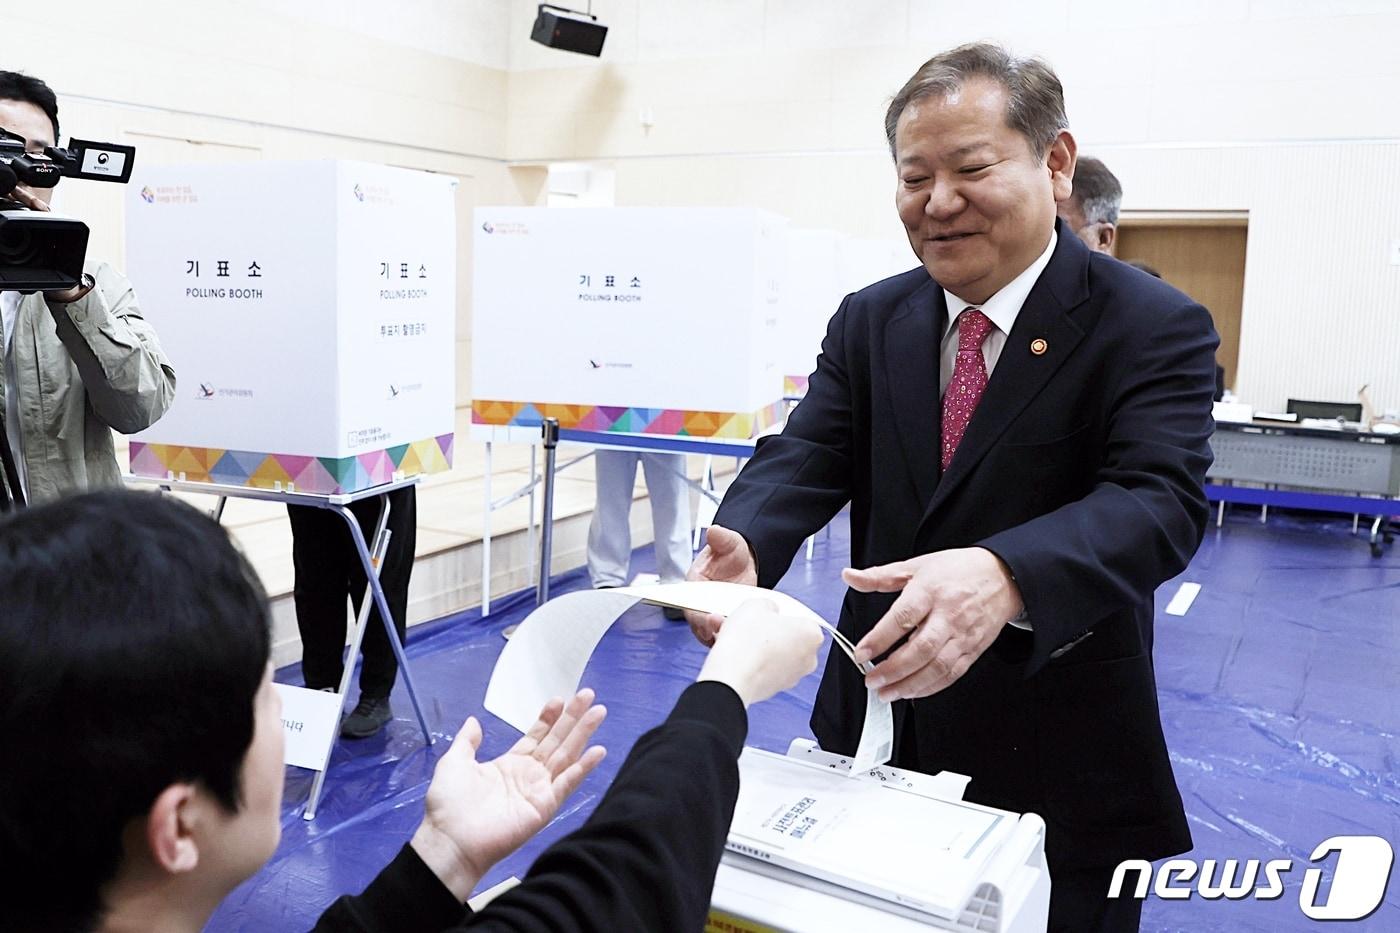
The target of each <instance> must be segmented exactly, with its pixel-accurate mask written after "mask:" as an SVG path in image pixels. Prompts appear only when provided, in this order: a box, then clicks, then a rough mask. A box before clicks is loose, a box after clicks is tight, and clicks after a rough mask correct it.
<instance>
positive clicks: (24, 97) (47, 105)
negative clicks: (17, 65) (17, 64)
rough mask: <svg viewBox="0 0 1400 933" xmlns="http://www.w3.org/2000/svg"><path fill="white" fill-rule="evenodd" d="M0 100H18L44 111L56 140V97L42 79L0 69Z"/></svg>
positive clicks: (56, 140)
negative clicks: (51, 125)
mask: <svg viewBox="0 0 1400 933" xmlns="http://www.w3.org/2000/svg"><path fill="white" fill-rule="evenodd" d="M0 100H18V101H23V102H24V103H26V104H33V105H34V106H35V107H38V108H39V109H40V110H42V111H44V114H45V116H47V117H48V118H49V122H50V123H52V124H53V138H54V142H58V97H57V95H55V94H54V92H53V89H52V88H50V87H49V86H48V85H47V84H45V83H44V82H43V81H40V80H39V79H38V78H34V77H31V76H29V75H27V74H23V73H21V72H18V71H0Z"/></svg>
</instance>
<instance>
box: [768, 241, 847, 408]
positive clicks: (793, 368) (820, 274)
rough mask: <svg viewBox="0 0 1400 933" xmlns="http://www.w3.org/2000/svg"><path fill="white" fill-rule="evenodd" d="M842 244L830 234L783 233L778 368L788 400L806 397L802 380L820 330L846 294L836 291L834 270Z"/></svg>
mask: <svg viewBox="0 0 1400 933" xmlns="http://www.w3.org/2000/svg"><path fill="white" fill-rule="evenodd" d="M843 239H844V237H842V236H841V235H840V234H837V233H833V232H831V231H830V230H789V231H788V236H787V247H788V248H787V256H788V260H787V282H786V284H785V285H784V287H783V304H782V308H783V312H782V316H781V318H780V320H779V324H778V333H779V338H778V365H779V368H780V369H781V370H782V373H783V394H784V395H786V396H788V397H789V398H794V397H797V396H800V395H803V394H804V393H806V391H807V377H808V376H810V375H811V374H812V370H813V369H815V368H816V362H817V354H818V353H820V352H821V348H822V338H823V337H825V336H826V325H827V324H828V322H830V320H831V316H832V315H833V314H835V313H836V309H837V308H838V307H839V306H840V304H841V299H842V298H844V297H845V296H846V295H847V294H849V293H850V292H851V291H852V289H850V288H842V286H841V279H840V273H839V270H838V265H837V264H838V257H839V256H840V252H841V242H842V240H843Z"/></svg>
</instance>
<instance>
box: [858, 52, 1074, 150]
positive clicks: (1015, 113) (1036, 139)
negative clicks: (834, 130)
mask: <svg viewBox="0 0 1400 933" xmlns="http://www.w3.org/2000/svg"><path fill="white" fill-rule="evenodd" d="M969 78H990V79H992V80H993V81H995V82H997V83H998V84H1000V85H1001V86H1002V87H1004V88H1006V97H1007V103H1006V123H1007V125H1008V126H1010V127H1011V128H1012V129H1013V130H1015V131H1016V132H1018V133H1020V134H1021V135H1022V136H1024V137H1025V138H1026V142H1027V144H1029V145H1030V147H1031V152H1033V153H1034V154H1035V155H1036V157H1040V156H1042V155H1044V154H1045V152H1046V150H1048V149H1049V148H1050V144H1051V143H1052V142H1054V141H1055V137H1056V136H1058V135H1059V133H1060V131H1061V130H1064V129H1068V128H1069V118H1068V117H1066V116H1065V92H1064V88H1062V87H1061V86H1060V79H1059V78H1058V77H1056V76H1055V72H1054V70H1053V69H1051V67H1050V66H1049V65H1048V64H1046V63H1045V62H1044V61H1042V60H1041V59H1039V58H1016V57H1014V56H1013V55H1012V54H1011V53H1010V52H1008V51H1007V50H1006V49H1004V48H1002V47H1001V46H999V45H992V44H991V43H989V42H974V43H972V44H970V45H960V46H958V47H957V48H955V49H951V50H950V51H947V52H942V53H940V54H938V55H935V56H934V57H933V58H930V59H929V60H928V61H926V62H924V63H923V65H921V66H920V67H919V70H918V71H916V72H914V76H913V77H911V78H910V79H909V80H908V81H906V82H904V87H902V88H900V89H899V93H898V94H896V95H895V96H894V99H893V100H891V101H890V106H889V109H888V110H886V111H885V136H886V137H887V138H888V139H889V142H890V155H891V156H894V155H895V151H894V131H895V127H896V126H897V125H898V124H899V116H900V114H902V113H904V108H905V107H908V106H909V105H910V104H912V103H913V102H915V101H917V100H923V99H924V98H927V97H947V96H948V95H950V94H954V93H956V92H957V91H959V90H961V89H962V86H963V83H964V82H965V81H967V80H968V79H969Z"/></svg>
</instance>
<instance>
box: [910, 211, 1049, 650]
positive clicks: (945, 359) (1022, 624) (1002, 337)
mask: <svg viewBox="0 0 1400 933" xmlns="http://www.w3.org/2000/svg"><path fill="white" fill-rule="evenodd" d="M1059 238H1060V237H1059V234H1057V233H1056V232H1055V231H1053V230H1051V231H1050V244H1049V245H1048V246H1046V247H1045V252H1043V253H1041V254H1040V257H1039V258H1038V259H1036V261H1035V262H1033V263H1031V264H1030V265H1029V266H1027V267H1026V271H1024V272H1022V273H1021V274H1020V275H1018V276H1016V278H1014V279H1012V280H1011V281H1010V282H1007V283H1006V285H1005V286H1004V287H1003V288H1002V289H1001V291H999V292H997V293H996V294H995V295H993V296H992V297H990V298H988V299H987V300H986V301H985V302H983V303H982V304H980V305H975V306H974V305H970V304H968V303H967V302H966V301H963V300H962V299H961V298H959V297H958V296H957V295H954V294H953V293H952V292H950V291H948V289H946V288H945V289H943V297H944V298H945V299H946V300H947V302H948V326H947V329H946V330H944V332H943V343H942V344H940V345H939V356H940V365H939V367H938V396H939V398H942V397H943V393H945V392H947V391H948V383H949V382H951V381H952V379H953V364H954V363H956V362H957V359H958V328H959V326H960V322H961V320H962V318H961V317H960V315H961V314H962V313H963V312H964V311H966V310H967V309H968V308H971V307H976V308H978V309H979V310H981V312H982V313H983V314H985V315H986V316H987V318H988V319H989V320H990V321H991V322H992V329H991V330H990V331H988V332H987V337H986V339H985V340H983V341H982V361H983V362H984V363H985V364H986V366H987V378H988V379H991V377H992V370H993V369H996V365H997V360H998V359H1000V358H1001V351H1002V348H1003V347H1005V346H1006V335H1007V334H1009V333H1011V325H1013V324H1015V323H1016V317H1017V315H1019V314H1020V313H1021V308H1022V306H1023V305H1025V303H1026V298H1027V297H1028V296H1029V295H1030V293H1031V289H1032V288H1034V287H1035V283H1036V280H1037V279H1039V278H1040V273H1042V272H1044V271H1045V267H1046V266H1048V265H1049V264H1050V256H1051V255H1052V254H1053V253H1054V252H1055V244H1056V243H1057V242H1059ZM1007 624H1008V625H1014V626H1015V627H1016V628H1019V629H1025V630H1026V631H1030V630H1031V623H1030V618H1029V617H1028V616H1027V615H1026V611H1025V610H1024V609H1023V610H1021V614H1020V615H1018V616H1017V617H1016V618H1014V619H1011V620H1010V621H1009V622H1008V623H1007Z"/></svg>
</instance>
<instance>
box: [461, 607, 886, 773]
mask: <svg viewBox="0 0 1400 933" xmlns="http://www.w3.org/2000/svg"><path fill="white" fill-rule="evenodd" d="M751 599H767V600H769V601H771V602H773V603H775V604H777V607H778V612H779V613H781V614H788V615H796V616H799V617H801V618H805V619H809V620H811V621H813V622H815V623H817V624H818V625H820V626H821V627H822V628H824V629H826V630H827V631H828V632H832V633H833V637H836V638H838V639H841V638H844V636H840V635H839V634H837V633H836V632H835V628H834V627H833V626H832V625H831V624H829V623H828V622H827V621H826V620H824V619H822V618H821V616H819V615H817V614H816V613H815V612H813V611H812V610H811V609H810V608H809V607H807V606H806V605H804V604H803V603H802V602H800V601H799V600H797V599H794V598H793V597H791V596H789V595H787V594H786V593H780V592H778V591H776V590H765V589H760V588H758V587H752V586H742V585H740V584H737V583H716V582H711V581H687V582H684V583H669V584H665V585H661V586H640V587H618V588H616V589H610V590H582V591H579V592H575V593H566V594H564V595H563V596H557V597H555V598H554V599H552V600H550V601H549V602H547V603H545V604H544V605H543V606H540V607H539V608H537V609H536V610H535V611H534V612H532V613H530V614H529V615H528V616H526V617H525V621H524V622H522V623H520V626H519V628H517V629H516V630H515V634H514V635H512V636H511V639H510V641H509V642H508V643H507V644H506V648H505V650H504V651H502V652H501V656H500V658H499V659H498V660H497V661H496V667H495V669H494V670H493V671H492V672H491V682H490V683H489V684H488V685H487V687H486V699H485V702H484V705H485V707H486V709H487V710H488V711H489V712H491V713H492V714H494V715H496V716H498V717H499V718H501V719H502V720H504V721H505V722H507V723H509V724H510V725H512V726H514V727H515V728H516V729H518V730H519V731H521V732H524V731H526V730H527V729H529V728H530V726H531V725H532V724H533V723H534V722H535V719H536V718H537V717H538V716H539V712H540V709H541V708H542V707H543V706H544V705H545V703H547V702H548V701H549V700H550V699H551V698H552V697H567V696H571V695H572V694H573V693H574V692H575V691H576V690H577V689H578V684H579V680H580V679H581V678H582V677H583V671H584V668H585V667H587V665H588V659H589V658H590V657H591V656H592V654H593V651H594V649H596V648H597V646H598V642H600V641H602V638H603V635H604V634H605V633H606V632H607V630H608V629H609V628H611V627H612V624H613V623H614V622H616V621H617V620H618V618H619V617H621V615H622V614H623V613H624V612H626V611H627V610H628V609H630V608H632V607H633V606H635V605H636V604H637V603H638V602H641V601H643V600H645V601H647V602H651V603H656V604H657V605H663V606H673V607H676V608H679V609H690V610H694V611H697V612H705V613H718V614H720V615H724V616H728V615H730V614H732V613H733V612H734V611H735V610H736V609H738V608H739V606H741V605H743V604H744V603H745V602H747V601H748V600H751ZM838 650H839V649H838ZM864 669H865V670H868V669H869V663H868V662H867V664H866V665H865V666H864ZM893 748H894V717H893V714H892V713H891V710H890V704H889V703H886V702H882V701H881V700H880V699H879V697H878V696H877V694H876V691H874V690H867V691H866V709H865V723H864V726H863V727H862V729H861V736H860V747H859V748H857V749H856V753H855V756H854V758H853V761H852V765H851V768H852V771H853V772H861V771H867V770H869V769H870V768H873V767H875V766H877V765H882V764H884V763H885V762H887V761H889V759H890V755H891V754H892V752H893Z"/></svg>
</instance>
